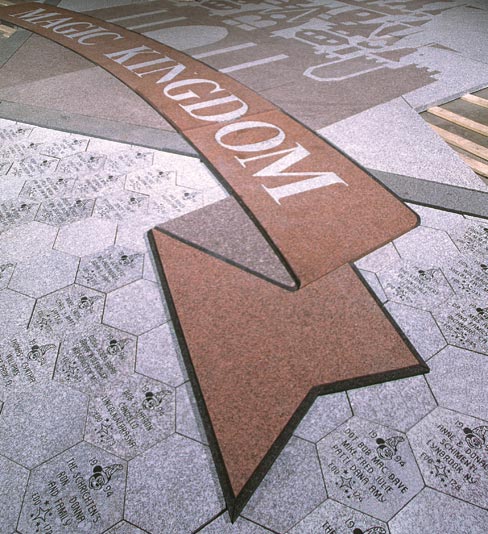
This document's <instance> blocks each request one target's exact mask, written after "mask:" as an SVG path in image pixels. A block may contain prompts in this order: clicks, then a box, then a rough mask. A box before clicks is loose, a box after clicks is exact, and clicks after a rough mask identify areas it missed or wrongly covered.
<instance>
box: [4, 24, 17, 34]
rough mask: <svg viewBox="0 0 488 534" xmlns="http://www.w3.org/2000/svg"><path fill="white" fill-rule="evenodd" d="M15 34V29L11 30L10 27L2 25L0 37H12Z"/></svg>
mask: <svg viewBox="0 0 488 534" xmlns="http://www.w3.org/2000/svg"><path fill="white" fill-rule="evenodd" d="M14 33H15V28H11V27H10V26H5V25H4V24H0V35H2V36H5V37H10V36H11V35H12V34H14Z"/></svg>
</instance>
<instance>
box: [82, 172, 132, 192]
mask: <svg viewBox="0 0 488 534" xmlns="http://www.w3.org/2000/svg"><path fill="white" fill-rule="evenodd" d="M124 183H125V176H124V175H123V174H112V173H109V172H103V171H102V172H100V173H95V174H87V175H86V176H80V177H79V178H78V179H77V180H76V183H75V184H74V186H73V191H72V192H73V194H74V195H81V196H87V197H89V198H93V197H94V196H96V195H98V194H99V193H104V194H106V193H110V192H116V191H123V190H124Z"/></svg>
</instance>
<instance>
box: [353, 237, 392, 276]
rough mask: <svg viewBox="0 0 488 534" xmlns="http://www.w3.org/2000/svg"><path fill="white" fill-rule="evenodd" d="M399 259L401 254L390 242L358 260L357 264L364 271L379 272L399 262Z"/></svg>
mask: <svg viewBox="0 0 488 534" xmlns="http://www.w3.org/2000/svg"><path fill="white" fill-rule="evenodd" d="M399 259H400V255H399V254H398V252H397V250H396V248H395V247H394V246H393V243H388V245H385V246H384V247H381V248H379V249H377V250H375V251H374V252H371V254H368V255H367V256H364V257H363V258H361V259H360V260H358V261H356V262H355V265H356V267H358V268H359V269H361V270H363V271H370V272H372V273H378V272H379V271H382V270H383V269H386V268H387V267H389V266H390V265H391V264H392V263H395V262H397V261H398V260H399Z"/></svg>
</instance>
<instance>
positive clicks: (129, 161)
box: [104, 148, 153, 174]
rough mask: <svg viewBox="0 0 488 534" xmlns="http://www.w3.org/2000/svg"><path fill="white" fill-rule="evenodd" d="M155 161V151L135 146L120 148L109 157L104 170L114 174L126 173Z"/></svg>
mask: <svg viewBox="0 0 488 534" xmlns="http://www.w3.org/2000/svg"><path fill="white" fill-rule="evenodd" d="M152 162H153V152H151V151H149V150H146V149H143V148H134V149H132V148H131V149H129V150H119V151H117V152H113V153H112V154H110V155H109V156H108V157H107V161H106V162H105V167H104V170H105V171H107V172H110V173H113V174H122V173H123V174H126V173H128V172H131V171H134V170H136V169H142V168H146V167H149V166H150V165H152Z"/></svg>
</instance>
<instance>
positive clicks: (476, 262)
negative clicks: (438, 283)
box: [443, 254, 488, 300]
mask: <svg viewBox="0 0 488 534" xmlns="http://www.w3.org/2000/svg"><path fill="white" fill-rule="evenodd" d="M443 272H444V273H445V275H446V278H447V279H448V281H449V283H450V284H451V286H452V287H453V288H454V291H455V292H456V294H457V295H458V296H464V297H465V298H468V299H474V300H476V299H486V297H488V256H487V257H486V258H485V259H478V258H472V257H470V256H468V255H466V254H465V255H461V254H460V255H459V257H458V258H453V260H452V262H451V263H450V264H449V265H446V266H445V267H444V268H443Z"/></svg>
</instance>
